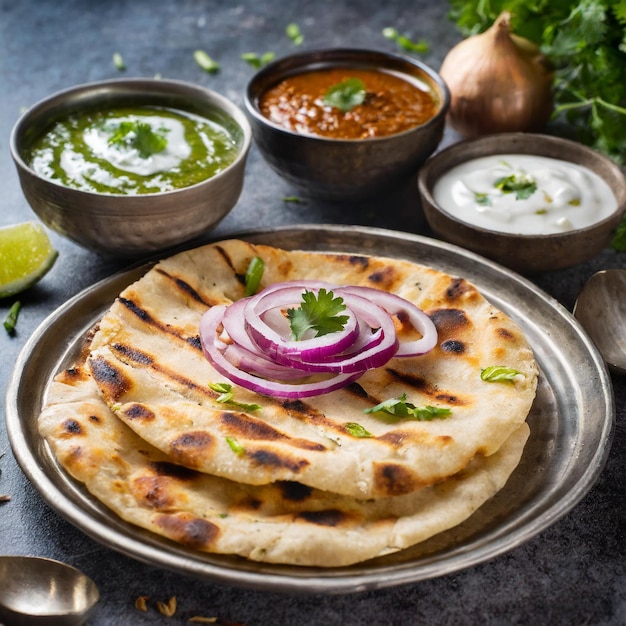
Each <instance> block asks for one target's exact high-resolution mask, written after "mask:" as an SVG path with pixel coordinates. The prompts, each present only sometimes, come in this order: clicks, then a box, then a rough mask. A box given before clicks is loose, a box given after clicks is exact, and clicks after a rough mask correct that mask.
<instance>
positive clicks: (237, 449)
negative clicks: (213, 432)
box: [226, 436, 245, 456]
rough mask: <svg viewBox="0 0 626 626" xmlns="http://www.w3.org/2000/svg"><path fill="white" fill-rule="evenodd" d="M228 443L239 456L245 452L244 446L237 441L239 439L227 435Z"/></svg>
mask: <svg viewBox="0 0 626 626" xmlns="http://www.w3.org/2000/svg"><path fill="white" fill-rule="evenodd" d="M226 443H227V444H228V446H229V447H230V449H231V450H232V451H233V452H234V453H235V454H237V455H238V456H241V455H242V454H243V453H244V452H245V449H244V447H243V446H242V445H241V444H240V443H239V442H238V441H237V439H235V437H228V436H227V437H226Z"/></svg>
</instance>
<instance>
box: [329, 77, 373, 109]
mask: <svg viewBox="0 0 626 626" xmlns="http://www.w3.org/2000/svg"><path fill="white" fill-rule="evenodd" d="M366 94H367V92H366V91H365V83H363V81H362V80H361V79H360V78H346V80H343V81H341V82H340V83H337V84H336V85H332V86H331V87H329V88H328V91H327V92H326V93H325V94H324V98H323V102H324V104H326V105H328V106H331V107H335V108H336V109H339V110H340V111H343V112H344V113H347V112H348V111H351V110H352V109H353V108H354V107H355V106H357V105H359V104H363V102H364V101H365V96H366Z"/></svg>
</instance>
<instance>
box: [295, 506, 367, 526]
mask: <svg viewBox="0 0 626 626" xmlns="http://www.w3.org/2000/svg"><path fill="white" fill-rule="evenodd" d="M360 518H361V516H359V515H357V514H356V513H354V512H347V511H341V510H340V509H323V510H321V511H302V512H301V513H298V514H297V515H296V516H295V520H294V521H296V522H298V521H301V522H307V523H309V524H315V525H316V526H331V527H333V528H339V527H340V526H354V525H356V524H358V523H359V521H360Z"/></svg>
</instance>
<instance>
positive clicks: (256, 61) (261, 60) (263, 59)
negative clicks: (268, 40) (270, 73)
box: [241, 52, 276, 69]
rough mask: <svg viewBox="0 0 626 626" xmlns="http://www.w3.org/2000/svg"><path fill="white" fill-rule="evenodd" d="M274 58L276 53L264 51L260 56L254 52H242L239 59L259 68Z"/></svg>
mask: <svg viewBox="0 0 626 626" xmlns="http://www.w3.org/2000/svg"><path fill="white" fill-rule="evenodd" d="M275 58H276V53H274V52H264V53H263V54H262V55H261V56H259V55H258V54H256V53H255V52H244V53H243V54H242V55H241V60H242V61H245V62H246V63H247V64H248V65H251V66H252V67H254V68H256V69H259V68H261V67H263V66H264V65H267V64H268V63H271V62H272V61H273V60H274V59H275Z"/></svg>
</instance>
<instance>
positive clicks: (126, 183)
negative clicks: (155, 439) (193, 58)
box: [28, 107, 238, 195]
mask: <svg viewBox="0 0 626 626" xmlns="http://www.w3.org/2000/svg"><path fill="white" fill-rule="evenodd" d="M237 155H238V148H237V142H236V138H235V137H234V136H233V135H232V134H231V133H230V132H229V130H228V129H227V127H226V125H223V124H222V123H220V122H218V121H217V120H211V119H208V118H205V117H200V116H198V115H195V114H192V113H188V112H185V111H178V110H173V109H165V108H156V107H134V108H112V109H107V110H97V111H86V112H83V113H76V114H72V115H70V116H68V117H67V118H65V119H62V120H59V121H57V122H56V123H55V124H54V125H53V126H52V127H51V128H50V129H49V130H48V132H46V133H45V134H43V135H42V136H41V137H40V138H39V139H38V140H37V141H36V142H35V143H34V144H33V146H32V149H31V150H30V154H29V155H28V161H29V163H30V166H31V167H32V168H33V170H34V171H35V172H36V173H37V174H39V175H40V176H42V177H44V178H48V179H51V180H56V181H57V182H59V183H61V184H63V185H65V186H66V187H72V188H75V189H81V190H84V191H92V192H98V193H108V194H118V195H134V194H147V193H159V192H164V191H172V190H174V189H178V188H181V187H189V186H191V185H194V184H197V183H199V182H201V181H203V180H206V179H208V178H211V177H213V176H215V175H216V174H218V173H219V172H221V171H223V170H224V169H225V168H226V167H228V166H229V165H230V164H231V163H232V162H233V161H234V160H235V159H236V158H237Z"/></svg>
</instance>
